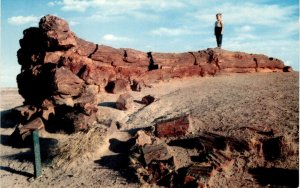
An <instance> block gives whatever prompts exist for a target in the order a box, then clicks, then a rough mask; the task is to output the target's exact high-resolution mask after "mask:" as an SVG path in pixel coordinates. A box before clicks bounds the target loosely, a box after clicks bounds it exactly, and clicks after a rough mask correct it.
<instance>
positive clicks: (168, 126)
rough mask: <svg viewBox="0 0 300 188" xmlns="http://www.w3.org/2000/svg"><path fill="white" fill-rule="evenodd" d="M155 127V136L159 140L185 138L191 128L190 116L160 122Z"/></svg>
mask: <svg viewBox="0 0 300 188" xmlns="http://www.w3.org/2000/svg"><path fill="white" fill-rule="evenodd" d="M154 127H155V135H156V136H157V137H159V138H161V137H175V136H184V135H186V134H187V132H188V129H189V127H190V121H189V115H184V116H180V117H175V118H171V119H167V120H163V121H160V122H158V123H156V124H155V125H154Z"/></svg>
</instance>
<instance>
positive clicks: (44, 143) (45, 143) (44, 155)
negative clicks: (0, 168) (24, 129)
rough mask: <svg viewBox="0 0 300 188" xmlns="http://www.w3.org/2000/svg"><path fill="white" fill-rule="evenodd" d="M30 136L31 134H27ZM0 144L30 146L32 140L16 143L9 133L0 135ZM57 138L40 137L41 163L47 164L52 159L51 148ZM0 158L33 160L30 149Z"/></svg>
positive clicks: (15, 146)
mask: <svg viewBox="0 0 300 188" xmlns="http://www.w3.org/2000/svg"><path fill="white" fill-rule="evenodd" d="M29 137H30V138H31V136H29ZM0 138H1V144H2V145H4V146H11V147H14V148H31V147H32V142H30V141H27V142H25V143H24V142H22V143H24V144H19V143H16V140H14V139H12V138H11V136H10V135H0ZM57 143H58V140H56V139H53V138H43V137H40V151H41V160H42V163H44V164H48V163H50V162H51V161H52V149H53V148H55V147H56V144H57ZM2 158H8V159H11V160H17V161H21V162H22V161H28V162H33V153H32V151H31V149H30V150H28V151H26V152H20V153H17V154H13V155H4V156H2Z"/></svg>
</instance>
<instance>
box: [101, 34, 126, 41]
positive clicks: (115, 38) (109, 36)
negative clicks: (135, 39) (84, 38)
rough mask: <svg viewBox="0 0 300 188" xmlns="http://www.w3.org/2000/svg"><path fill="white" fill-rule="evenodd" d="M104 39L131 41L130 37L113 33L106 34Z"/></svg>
mask: <svg viewBox="0 0 300 188" xmlns="http://www.w3.org/2000/svg"><path fill="white" fill-rule="evenodd" d="M102 39H103V40H105V41H123V42H126V41H130V40H131V39H130V38H128V37H122V36H115V35H113V34H106V35H103V37H102Z"/></svg>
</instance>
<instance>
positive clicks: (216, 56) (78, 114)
mask: <svg viewBox="0 0 300 188" xmlns="http://www.w3.org/2000/svg"><path fill="white" fill-rule="evenodd" d="M23 34H24V37H23V39H21V40H20V46H21V48H20V49H19V51H18V53H17V56H18V61H19V64H20V65H21V66H22V68H21V73H20V74H19V75H18V76H17V82H18V87H19V93H20V94H21V95H22V96H23V98H24V99H25V102H24V106H23V107H22V110H19V111H21V113H20V114H21V116H22V118H23V121H24V122H23V123H24V124H26V123H28V122H30V121H31V120H33V119H35V118H37V117H41V118H42V119H43V122H44V123H46V124H47V126H46V127H48V129H49V130H52V128H53V129H55V127H56V128H57V127H59V126H61V127H64V129H65V130H68V132H74V131H80V130H85V129H87V128H88V127H89V126H91V125H92V124H93V123H94V122H95V119H96V118H95V113H96V112H97V104H98V101H97V94H98V93H99V92H110V93H121V92H124V91H128V90H134V91H139V90H141V89H143V87H146V86H149V85H151V84H153V83H155V82H158V81H164V80H170V79H173V78H183V77H189V76H206V75H215V74H218V73H222V72H229V73H246V72H283V71H290V68H289V67H286V66H285V65H284V63H283V62H282V61H281V60H278V59H275V58H271V57H267V56H265V55H259V54H247V53H243V52H230V51H226V50H221V49H207V50H201V51H196V52H185V53H151V52H148V53H145V52H141V51H137V50H134V49H127V48H122V49H115V48H112V47H109V46H105V45H98V44H94V43H92V42H88V41H85V40H83V39H81V38H79V37H77V36H76V35H75V34H74V33H73V32H72V31H71V30H70V28H69V25H68V23H67V22H66V21H65V20H63V19H61V18H58V17H55V16H52V15H47V16H45V17H43V18H41V20H40V22H39V27H31V28H28V29H26V30H24V32H23ZM27 111H29V112H30V113H24V112H27Z"/></svg>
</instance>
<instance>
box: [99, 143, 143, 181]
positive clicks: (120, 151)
mask: <svg viewBox="0 0 300 188" xmlns="http://www.w3.org/2000/svg"><path fill="white" fill-rule="evenodd" d="M134 142H135V140H134V139H129V140H127V141H120V140H118V139H115V138H112V139H110V140H109V143H110V146H109V149H110V150H111V151H112V152H114V153H116V154H115V155H107V156H103V157H101V158H100V159H99V160H96V161H95V163H97V164H99V165H100V166H103V167H106V168H110V169H113V170H115V171H117V172H118V173H119V174H120V175H121V176H122V177H123V178H125V179H126V181H127V182H129V183H137V182H139V181H138V178H137V176H136V175H135V170H134V169H133V168H130V167H129V166H130V162H129V161H130V160H129V149H130V148H131V146H133V145H134Z"/></svg>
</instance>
